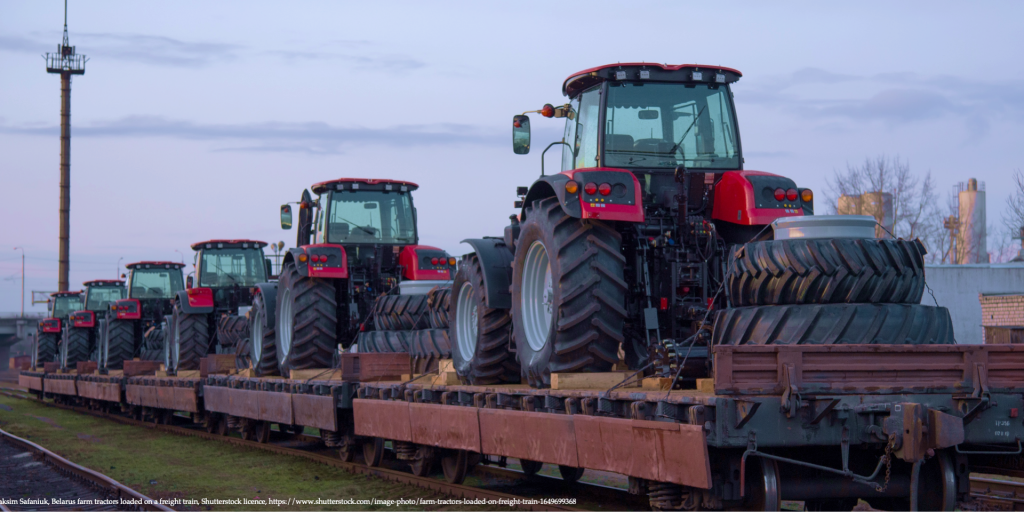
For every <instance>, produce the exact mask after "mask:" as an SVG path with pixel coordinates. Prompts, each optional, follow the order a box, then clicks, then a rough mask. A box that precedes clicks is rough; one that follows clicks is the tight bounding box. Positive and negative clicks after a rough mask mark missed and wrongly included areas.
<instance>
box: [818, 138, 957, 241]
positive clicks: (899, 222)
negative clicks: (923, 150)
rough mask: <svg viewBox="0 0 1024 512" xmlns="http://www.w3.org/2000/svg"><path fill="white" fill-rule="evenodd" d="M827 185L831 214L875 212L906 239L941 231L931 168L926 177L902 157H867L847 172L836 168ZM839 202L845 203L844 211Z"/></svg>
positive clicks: (873, 213) (885, 224)
mask: <svg viewBox="0 0 1024 512" xmlns="http://www.w3.org/2000/svg"><path fill="white" fill-rule="evenodd" d="M827 184H828V192H827V193H826V200H827V201H828V204H829V209H830V212H831V213H860V214H863V215H872V216H874V217H875V220H877V221H878V223H879V224H881V225H883V226H885V227H886V229H889V230H891V231H892V234H893V236H896V237H900V238H906V239H914V238H921V239H928V238H930V237H932V236H933V233H934V232H936V231H938V230H939V226H937V225H936V223H935V221H934V218H935V214H936V213H937V210H938V209H937V208H936V206H935V202H936V198H935V181H934V180H933V179H932V173H931V171H928V172H926V173H925V175H924V177H923V178H922V177H920V176H917V175H915V174H914V173H913V172H912V171H911V170H910V164H909V163H908V162H906V161H903V160H901V159H900V157H899V156H896V157H893V158H890V157H887V156H885V155H881V156H878V157H876V158H873V159H872V158H867V159H865V160H864V163H863V164H861V165H859V166H853V165H849V164H847V166H846V171H845V172H841V171H838V170H836V171H835V172H834V173H833V176H832V179H830V180H828V181H827ZM890 201H891V211H892V217H891V218H886V217H887V215H886V213H888V210H889V209H890V208H889V205H888V204H885V203H887V202H890ZM840 203H843V204H844V205H845V206H846V207H845V208H843V210H844V211H842V212H840ZM876 205H877V206H876ZM878 231H879V232H880V233H884V232H883V231H882V230H878Z"/></svg>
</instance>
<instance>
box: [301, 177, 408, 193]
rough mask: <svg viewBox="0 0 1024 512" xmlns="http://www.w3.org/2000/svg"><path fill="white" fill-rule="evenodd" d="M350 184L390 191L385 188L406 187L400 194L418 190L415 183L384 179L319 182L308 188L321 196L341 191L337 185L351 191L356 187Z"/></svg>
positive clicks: (347, 179) (349, 179)
mask: <svg viewBox="0 0 1024 512" xmlns="http://www.w3.org/2000/svg"><path fill="white" fill-rule="evenodd" d="M352 184H366V185H370V186H373V187H377V186H382V187H381V188H382V189H383V190H392V189H389V188H387V185H391V186H392V187H396V186H397V187H399V188H398V190H401V187H406V189H405V190H401V191H402V192H407V191H408V192H411V191H413V190H416V189H418V188H420V186H419V185H417V184H415V183H413V182H411V181H401V180H386V179H380V180H378V179H370V178H338V179H336V180H330V181H321V182H320V183H316V184H314V185H313V186H312V187H310V188H312V189H313V193H315V194H323V193H324V192H326V191H328V190H330V189H332V188H334V189H336V190H342V188H339V185H340V186H341V187H343V188H345V189H349V190H353V189H355V188H356V187H353V186H352Z"/></svg>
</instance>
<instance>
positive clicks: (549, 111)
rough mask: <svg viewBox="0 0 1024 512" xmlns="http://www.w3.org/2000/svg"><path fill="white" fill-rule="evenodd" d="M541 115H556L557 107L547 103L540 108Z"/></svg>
mask: <svg viewBox="0 0 1024 512" xmlns="http://www.w3.org/2000/svg"><path fill="white" fill-rule="evenodd" d="M540 115H542V116H544V117H555V107H553V106H551V104H550V103H545V104H544V106H543V107H541V109H540Z"/></svg>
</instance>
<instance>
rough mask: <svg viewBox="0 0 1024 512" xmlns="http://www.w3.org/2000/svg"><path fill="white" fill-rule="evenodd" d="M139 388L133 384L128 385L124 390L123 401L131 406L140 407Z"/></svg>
mask: <svg viewBox="0 0 1024 512" xmlns="http://www.w3.org/2000/svg"><path fill="white" fill-rule="evenodd" d="M140 387H141V386H137V385H135V384H128V385H127V386H125V388H124V399H125V401H127V402H128V403H130V404H132V405H142V397H141V395H142V393H141V391H140V389H139V388H140Z"/></svg>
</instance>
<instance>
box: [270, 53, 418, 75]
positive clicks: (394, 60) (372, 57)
mask: <svg viewBox="0 0 1024 512" xmlns="http://www.w3.org/2000/svg"><path fill="white" fill-rule="evenodd" d="M264 53H265V54H267V55H272V56H275V57H279V58H281V59H283V60H285V61H287V62H291V63H298V62H302V61H333V62H335V63H348V64H351V65H352V67H353V68H355V69H363V70H366V69H369V70H380V71H409V70H412V69H419V68H422V67H424V66H425V65H426V64H425V63H424V62H423V61H421V60H418V59H414V58H412V57H410V56H407V55H396V54H366V53H363V52H359V53H352V54H349V53H341V52H318V51H303V50H271V51H268V52H264Z"/></svg>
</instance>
